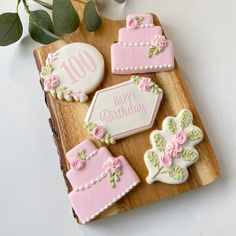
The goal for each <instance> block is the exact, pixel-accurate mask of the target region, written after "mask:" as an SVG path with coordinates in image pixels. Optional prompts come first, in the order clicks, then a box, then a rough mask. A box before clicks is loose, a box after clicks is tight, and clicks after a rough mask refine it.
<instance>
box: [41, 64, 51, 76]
mask: <svg viewBox="0 0 236 236" xmlns="http://www.w3.org/2000/svg"><path fill="white" fill-rule="evenodd" d="M52 71H53V67H52V65H50V64H48V65H46V66H43V67H42V68H41V72H40V77H41V78H43V79H45V78H46V77H47V76H49V75H50V74H51V73H52Z"/></svg>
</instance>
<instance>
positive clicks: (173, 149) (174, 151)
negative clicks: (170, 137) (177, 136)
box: [166, 141, 183, 158]
mask: <svg viewBox="0 0 236 236" xmlns="http://www.w3.org/2000/svg"><path fill="white" fill-rule="evenodd" d="M182 150H183V149H182V147H180V146H179V145H178V143H177V142H176V141H173V142H171V143H169V145H168V146H167V151H166V153H167V154H168V155H169V156H170V157H172V158H174V157H177V156H178V154H179V153H180V152H182Z"/></svg>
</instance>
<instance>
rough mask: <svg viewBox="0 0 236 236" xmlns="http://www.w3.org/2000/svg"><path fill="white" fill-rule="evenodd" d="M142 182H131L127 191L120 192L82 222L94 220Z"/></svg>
mask: <svg viewBox="0 0 236 236" xmlns="http://www.w3.org/2000/svg"><path fill="white" fill-rule="evenodd" d="M138 183H140V180H139V181H135V182H133V184H131V185H130V186H129V187H128V188H126V189H125V191H123V192H122V193H121V194H119V195H118V196H117V197H116V198H113V199H112V201H110V202H109V203H108V204H106V205H105V206H104V207H102V208H101V209H100V210H99V211H97V212H96V213H95V214H93V215H92V216H90V217H89V218H87V219H86V220H85V221H81V222H82V224H86V223H88V222H90V221H91V220H93V219H94V218H95V217H96V216H98V215H99V214H101V213H102V212H103V211H105V210H107V209H108V208H109V207H111V206H112V205H113V204H114V203H115V202H117V201H118V200H120V199H121V198H122V197H124V196H125V195H126V194H127V193H128V192H130V191H131V190H132V189H133V188H134V187H135V186H137V184H138Z"/></svg>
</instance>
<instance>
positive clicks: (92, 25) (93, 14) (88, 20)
mask: <svg viewBox="0 0 236 236" xmlns="http://www.w3.org/2000/svg"><path fill="white" fill-rule="evenodd" d="M83 20H84V24H85V26H86V29H87V30H88V31H90V32H94V31H96V30H98V28H99V27H100V25H101V18H100V16H99V14H98V12H97V8H96V5H95V2H94V1H93V0H90V1H88V2H87V3H86V5H85V8H84V15H83Z"/></svg>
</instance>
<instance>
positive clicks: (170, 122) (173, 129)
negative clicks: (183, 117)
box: [167, 118, 177, 134]
mask: <svg viewBox="0 0 236 236" xmlns="http://www.w3.org/2000/svg"><path fill="white" fill-rule="evenodd" d="M167 125H168V130H169V132H170V133H171V134H176V131H177V125H176V122H175V120H174V119H173V118H170V119H168V121H167Z"/></svg>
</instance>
